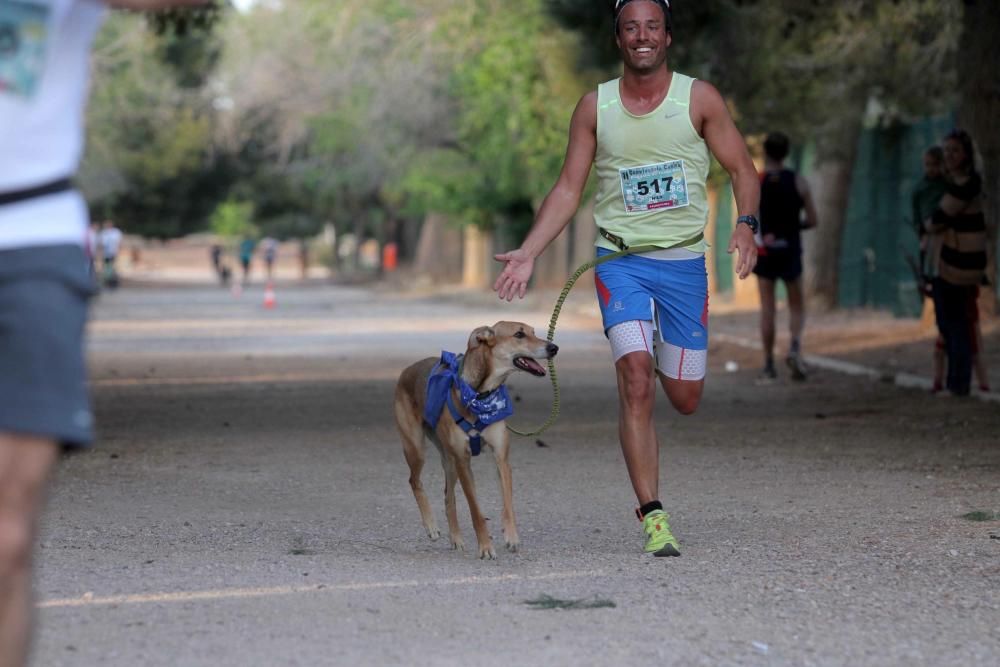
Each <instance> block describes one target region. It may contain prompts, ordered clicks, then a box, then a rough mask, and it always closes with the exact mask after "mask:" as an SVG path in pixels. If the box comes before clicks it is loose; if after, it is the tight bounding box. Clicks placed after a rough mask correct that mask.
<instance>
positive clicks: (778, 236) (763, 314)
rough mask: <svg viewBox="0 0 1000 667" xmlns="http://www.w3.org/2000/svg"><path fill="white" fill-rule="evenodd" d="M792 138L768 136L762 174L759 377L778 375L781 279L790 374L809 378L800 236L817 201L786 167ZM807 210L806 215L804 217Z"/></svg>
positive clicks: (761, 379) (812, 223) (763, 379)
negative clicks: (777, 324) (777, 297)
mask: <svg viewBox="0 0 1000 667" xmlns="http://www.w3.org/2000/svg"><path fill="white" fill-rule="evenodd" d="M789 149H790V143H789V141H788V137H786V136H785V135H784V134H782V133H780V132H772V133H771V134H769V135H767V138H766V139H765V140H764V173H763V174H761V179H760V235H759V237H758V248H757V266H755V267H754V270H753V272H754V273H755V274H756V275H757V288H758V290H759V292H760V337H761V342H762V343H763V345H764V369H763V370H762V371H761V373H760V376H759V378H758V381H759V382H765V383H766V382H771V381H773V380H774V379H775V378H777V377H778V372H777V370H776V369H775V368H774V332H775V317H776V310H777V308H776V304H775V295H774V292H775V285H776V283H777V281H779V280H781V281H783V282H784V283H785V290H786V291H787V293H788V328H789V332H790V333H791V343H790V344H789V348H788V356H787V357H786V358H785V362H786V363H787V365H788V369H789V370H790V371H791V374H792V379H793V380H797V381H802V380H805V379H806V372H805V365H804V364H803V363H802V330H803V328H804V327H805V321H806V308H805V298H804V297H803V294H802V240H801V236H800V233H799V232H800V230H802V229H810V228H812V227H815V226H816V207H815V205H814V204H813V199H812V194H811V193H810V192H809V184H808V183H807V182H806V179H804V178H802V176H800V175H799V174H797V173H795V172H794V171H792V170H791V169H788V168H787V167H785V158H786V157H788V151H789ZM803 212H804V213H805V218H804V219H803Z"/></svg>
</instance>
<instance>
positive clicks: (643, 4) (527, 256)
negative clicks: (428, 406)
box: [494, 0, 760, 556]
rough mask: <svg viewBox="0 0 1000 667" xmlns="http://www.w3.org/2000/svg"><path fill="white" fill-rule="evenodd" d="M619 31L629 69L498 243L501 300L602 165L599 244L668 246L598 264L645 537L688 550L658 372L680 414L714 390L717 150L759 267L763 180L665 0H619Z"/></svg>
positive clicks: (586, 99) (514, 289)
mask: <svg viewBox="0 0 1000 667" xmlns="http://www.w3.org/2000/svg"><path fill="white" fill-rule="evenodd" d="M614 19H615V39H616V42H617V44H618V48H619V50H620V52H621V56H622V60H623V61H624V74H623V76H622V77H621V78H619V79H614V80H612V81H608V82H606V83H603V84H601V85H600V86H599V87H598V89H597V90H596V91H592V92H590V93H587V94H586V95H584V96H583V98H582V99H581V100H580V102H579V104H577V107H576V110H575V111H574V112H573V118H572V120H571V121H570V129H569V145H568V148H567V151H566V159H565V162H564V164H563V168H562V173H561V174H560V175H559V178H558V180H557V181H556V183H555V185H554V187H553V188H552V190H551V191H550V192H549V194H548V195H547V196H546V198H545V200H544V202H543V203H542V206H541V208H540V209H539V211H538V215H537V217H536V219H535V224H534V226H533V227H532V229H531V231H530V232H529V234H528V236H527V238H525V240H524V243H523V244H522V245H521V247H520V248H519V249H517V250H513V251H511V252H507V253H503V254H499V255H497V256H496V259H497V260H499V261H501V262H503V263H504V269H503V271H502V273H501V274H500V276H499V278H497V281H496V283H495V285H494V289H495V290H496V291H497V293H498V295H499V296H500V298H501V299H506V300H507V301H510V300H512V299H513V298H514V297H515V296H517V297H524V294H525V292H526V290H527V287H528V281H529V279H530V278H531V274H532V271H533V269H534V263H535V258H537V257H538V256H539V255H540V254H541V253H542V251H543V250H545V248H546V246H548V245H549V243H551V242H552V240H553V239H554V238H555V237H556V236H558V235H559V233H560V232H561V231H562V230H563V229H564V228H565V227H566V225H567V224H568V223H569V221H570V219H571V218H572V217H573V215H574V214H575V213H576V210H577V208H578V207H579V205H580V198H581V196H582V194H583V190H584V186H585V183H586V181H587V176H588V175H589V173H590V168H591V165H592V164H594V165H596V169H597V177H598V191H597V201H596V207H595V218H596V220H597V225H598V227H599V231H600V232H601V236H600V237H599V238H598V241H597V256H598V257H601V256H604V255H606V254H608V253H611V252H615V251H617V250H619V249H620V248H621V247H623V246H625V245H628V246H633V245H646V244H649V245H654V246H657V247H659V248H662V250H659V251H655V252H652V253H648V254H644V255H628V256H624V257H621V258H618V259H615V260H613V261H610V262H606V263H604V264H602V265H600V266H599V267H598V268H597V270H596V275H595V280H596V284H597V296H598V302H599V304H600V308H601V313H602V316H603V320H604V332H605V334H606V335H607V337H608V339H609V341H610V343H611V350H612V356H613V358H614V363H615V369H616V372H617V378H618V400H619V418H618V433H619V438H620V440H621V447H622V453H623V454H624V456H625V463H626V467H627V468H628V474H629V478H630V480H631V482H632V488H633V490H634V491H635V495H636V499H637V500H638V504H639V507H638V509H637V510H636V514H637V515H638V517H639V518H640V520H641V521H642V523H643V529H644V530H645V533H646V537H647V539H646V546H645V550H646V551H647V552H649V553H653V554H655V555H657V556H678V555H680V545H679V544H678V541H677V540H676V539H675V538H674V536H673V535H672V534H671V531H670V527H669V524H668V518H669V517H668V515H667V514H666V513H665V512H664V511H663V505H662V503H661V502H660V490H659V442H658V440H657V437H656V431H655V428H654V425H653V403H654V399H655V398H656V382H655V378H656V377H657V376H659V379H660V382H661V384H662V385H663V389H664V391H665V392H666V395H667V398H668V399H669V400H670V402H671V404H672V405H673V406H674V408H675V409H676V410H677V411H678V412H679V413H681V414H685V415H689V414H691V413H693V412H694V411H695V410H696V409H697V408H698V404H699V402H700V401H701V395H702V389H703V388H704V384H705V369H706V357H707V350H708V276H707V272H706V268H705V248H706V245H705V242H704V239H703V233H704V229H705V225H706V224H707V222H708V198H707V195H706V190H705V181H706V178H707V176H708V168H709V160H710V155H709V152H710V151H711V153H712V154H713V155H715V157H716V158H717V159H718V160H719V162H720V163H721V164H722V166H723V167H724V168H725V169H726V170H727V171H728V172H729V174H730V176H731V177H732V180H733V188H734V191H735V193H736V203H737V207H738V209H739V213H740V218H739V224H737V225H736V229H735V231H734V232H733V236H732V239H731V240H730V242H729V252H733V251H734V250H738V252H739V255H738V261H737V262H736V271H737V273H738V274H739V277H740V279H744V278H746V277H747V276H748V275H749V273H750V271H751V270H752V269H753V267H754V262H755V261H756V256H757V250H756V246H755V245H754V238H753V237H754V233H755V232H756V231H757V226H758V225H757V219H756V218H755V217H754V215H755V214H756V213H757V205H758V201H759V196H760V186H759V182H758V180H757V172H756V171H755V169H754V166H753V162H752V161H751V160H750V155H749V154H748V152H747V149H746V145H745V143H744V141H743V137H742V136H741V135H740V132H739V130H737V129H736V125H735V124H734V123H733V120H732V118H731V117H730V115H729V111H728V109H727V108H726V103H725V101H724V100H723V99H722V96H721V95H720V94H719V92H718V91H717V90H716V89H715V88H714V87H713V86H711V85H710V84H708V83H706V82H703V81H696V80H694V79H692V78H690V77H688V76H685V75H683V74H680V73H677V72H673V71H671V70H670V68H669V66H668V64H667V49H668V47H669V46H670V43H671V41H672V39H673V35H672V32H671V13H670V4H669V3H668V2H666V1H665V0H618V2H617V3H616V4H615V8H614Z"/></svg>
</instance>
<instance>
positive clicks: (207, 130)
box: [81, 13, 236, 238]
mask: <svg viewBox="0 0 1000 667" xmlns="http://www.w3.org/2000/svg"><path fill="white" fill-rule="evenodd" d="M143 22H144V18H142V17H139V16H135V15H126V14H120V13H116V14H115V15H113V16H112V17H111V19H110V20H109V21H108V22H107V25H106V26H105V28H104V30H103V31H102V32H101V34H100V35H99V37H98V41H97V44H96V45H95V56H94V83H93V92H92V95H91V103H90V106H89V109H88V148H87V153H86V155H85V158H84V162H83V165H82V169H81V184H82V189H83V191H84V193H85V194H86V195H87V198H88V201H89V202H90V205H91V208H92V209H93V210H94V211H95V212H99V214H100V215H102V216H110V217H113V218H114V219H115V220H116V221H118V223H119V224H120V225H121V226H122V227H123V228H124V229H126V230H127V231H129V232H131V233H136V234H142V235H146V236H151V237H159V238H169V237H173V236H180V235H184V234H188V233H191V232H193V231H198V230H200V229H203V228H204V227H205V225H206V224H207V219H208V216H209V215H210V214H211V213H212V211H213V210H214V209H215V207H216V205H217V204H218V202H219V201H220V200H222V199H224V198H225V197H226V193H227V191H228V189H229V187H230V185H231V183H232V181H233V179H234V178H235V175H236V174H235V165H234V162H233V161H232V160H231V159H230V156H227V155H226V154H225V153H224V152H222V151H218V150H214V148H213V135H214V133H215V125H214V120H215V113H214V109H213V108H212V103H211V101H210V100H209V98H208V93H207V92H206V89H205V88H204V87H202V83H203V82H204V81H205V80H207V76H208V74H209V73H210V65H209V64H208V63H210V62H211V58H207V56H206V55H205V54H206V53H208V52H209V51H212V50H215V51H218V48H219V47H218V44H217V42H218V39H217V38H214V39H215V42H216V43H215V45H214V46H213V45H211V44H212V39H213V38H212V37H211V36H210V35H209V34H207V33H205V32H204V31H188V33H187V35H186V36H178V35H175V34H173V33H167V34H164V35H156V34H154V33H153V32H152V31H149V30H146V29H144V25H143ZM185 54H190V57H188V56H187V55H185ZM206 58H207V59H206Z"/></svg>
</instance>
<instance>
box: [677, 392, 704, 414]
mask: <svg viewBox="0 0 1000 667" xmlns="http://www.w3.org/2000/svg"><path fill="white" fill-rule="evenodd" d="M671 403H672V404H673V406H674V409H675V410H677V412H679V413H680V414H682V415H693V414H694V413H695V412H696V411H697V410H698V406H699V405H700V404H701V396H685V397H683V398H680V399H678V400H676V401H671Z"/></svg>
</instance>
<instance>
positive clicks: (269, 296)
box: [264, 283, 277, 308]
mask: <svg viewBox="0 0 1000 667" xmlns="http://www.w3.org/2000/svg"><path fill="white" fill-rule="evenodd" d="M276 303H277V301H276V300H275V298H274V284H273V283H268V284H267V287H265V288H264V307H265V308H274V306H275V304H276Z"/></svg>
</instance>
